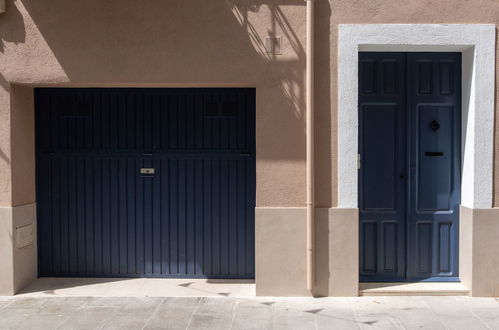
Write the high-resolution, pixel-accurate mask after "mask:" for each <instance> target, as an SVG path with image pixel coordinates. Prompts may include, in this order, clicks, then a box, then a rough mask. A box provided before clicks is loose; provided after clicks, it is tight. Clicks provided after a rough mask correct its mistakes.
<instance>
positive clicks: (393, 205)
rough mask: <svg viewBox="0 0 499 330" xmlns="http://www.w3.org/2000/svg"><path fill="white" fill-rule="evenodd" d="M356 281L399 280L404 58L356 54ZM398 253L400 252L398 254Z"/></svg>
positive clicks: (402, 224) (401, 274)
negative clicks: (358, 267) (358, 167)
mask: <svg viewBox="0 0 499 330" xmlns="http://www.w3.org/2000/svg"><path fill="white" fill-rule="evenodd" d="M359 60H360V64H361V65H360V66H359V67H360V76H359V78H360V80H359V86H361V89H360V96H359V124H360V127H361V132H360V136H361V138H360V141H359V147H360V154H361V157H362V159H361V161H362V170H361V171H359V184H360V190H359V191H360V194H359V209H360V214H361V216H360V221H361V224H360V232H361V233H360V235H361V237H362V239H361V246H360V258H361V277H362V279H363V280H366V279H373V280H375V279H378V278H381V277H383V278H389V279H392V280H401V279H403V277H404V275H405V273H404V272H405V266H404V263H405V256H404V253H403V251H404V244H405V241H404V231H405V222H404V221H403V216H404V212H405V210H406V208H405V191H406V186H405V181H404V180H402V179H400V176H401V175H402V176H403V175H404V171H405V153H404V152H405V144H404V140H405V136H406V131H405V130H404V129H402V128H403V124H404V122H405V114H404V102H405V87H404V86H405V80H404V75H405V55H404V54H403V53H389V54H382V53H360V54H359ZM401 252H402V253H401Z"/></svg>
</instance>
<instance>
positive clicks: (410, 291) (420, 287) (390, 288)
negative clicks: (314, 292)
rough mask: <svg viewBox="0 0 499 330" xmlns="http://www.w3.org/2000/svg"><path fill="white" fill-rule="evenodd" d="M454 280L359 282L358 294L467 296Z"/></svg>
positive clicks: (464, 290)
mask: <svg viewBox="0 0 499 330" xmlns="http://www.w3.org/2000/svg"><path fill="white" fill-rule="evenodd" d="M468 295H469V290H468V288H467V287H465V286H464V285H463V284H462V283H456V282H413V283H407V282H406V283H386V282H384V283H375V282H372V283H359V296H468Z"/></svg>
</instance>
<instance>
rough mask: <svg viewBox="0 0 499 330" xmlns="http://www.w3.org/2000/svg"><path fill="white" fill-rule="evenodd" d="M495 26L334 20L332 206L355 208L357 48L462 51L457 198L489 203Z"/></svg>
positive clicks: (475, 205)
mask: <svg viewBox="0 0 499 330" xmlns="http://www.w3.org/2000/svg"><path fill="white" fill-rule="evenodd" d="M495 44H496V41H495V25H493V24H340V25H339V37H338V82H339V84H338V208H357V207H358V171H357V161H358V160H357V153H358V52H359V51H385V52H386V51H399V52H411V51H418V52H421V51H436V52H462V54H463V55H462V56H463V57H462V62H463V64H462V66H463V67H462V116H463V118H462V129H463V132H462V139H463V140H462V171H463V172H462V179H461V181H462V188H461V189H462V199H461V200H462V201H461V204H462V205H463V206H466V207H468V208H472V209H488V208H491V207H492V195H493V151H494V100H495Z"/></svg>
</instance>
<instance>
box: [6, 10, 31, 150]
mask: <svg viewBox="0 0 499 330" xmlns="http://www.w3.org/2000/svg"><path fill="white" fill-rule="evenodd" d="M7 10H8V11H9V14H8V15H5V14H1V15H0V53H2V54H4V53H5V47H6V45H7V44H9V43H13V44H15V45H18V44H23V43H25V42H26V30H25V28H24V18H23V15H22V14H21V12H20V11H19V9H18V8H17V6H15V5H14V4H13V3H7ZM0 86H1V87H2V88H3V89H4V90H6V91H7V90H9V82H8V80H7V79H6V78H5V77H4V75H3V74H2V73H1V72H0ZM0 157H2V155H0ZM2 158H3V157H2Z"/></svg>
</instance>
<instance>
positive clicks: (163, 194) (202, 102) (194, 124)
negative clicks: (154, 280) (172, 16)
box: [36, 89, 256, 278]
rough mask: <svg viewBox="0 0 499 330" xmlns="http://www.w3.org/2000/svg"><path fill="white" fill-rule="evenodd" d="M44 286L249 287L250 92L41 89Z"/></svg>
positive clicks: (252, 171) (251, 202)
mask: <svg viewBox="0 0 499 330" xmlns="http://www.w3.org/2000/svg"><path fill="white" fill-rule="evenodd" d="M36 118H37V200H38V204H37V205H38V206H37V207H38V210H37V212H38V233H39V234H38V242H39V250H38V251H39V274H40V276H99V277H106V276H110V277H208V278H253V277H254V271H255V269H254V208H255V175H256V174H255V171H256V170H255V91H254V90H253V89H37V90H36Z"/></svg>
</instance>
